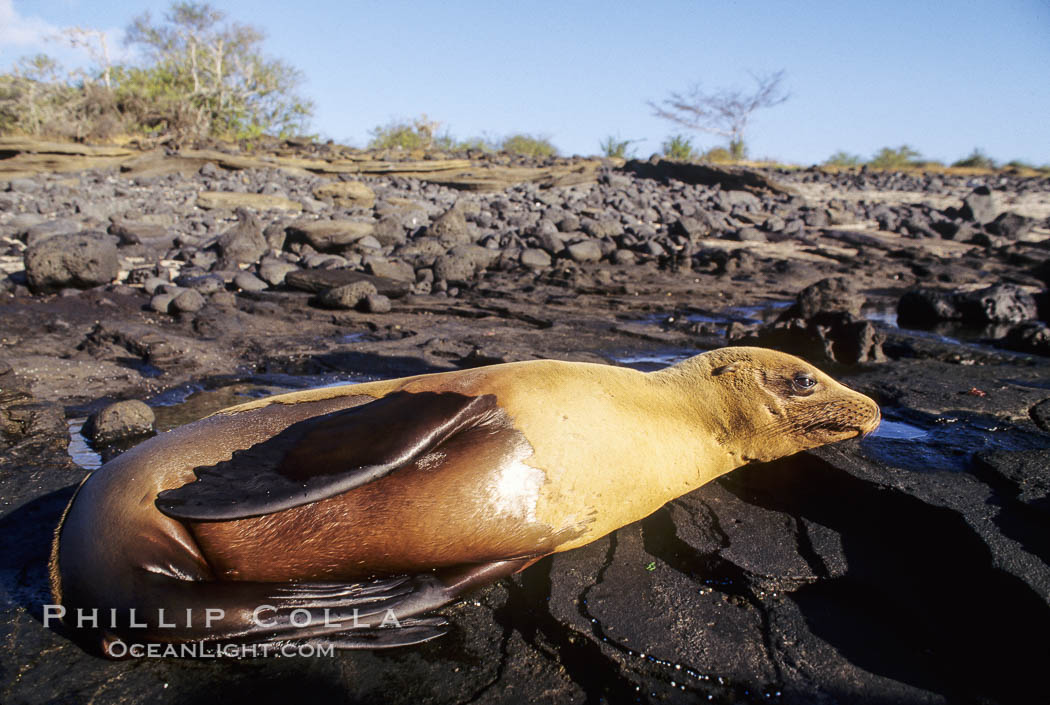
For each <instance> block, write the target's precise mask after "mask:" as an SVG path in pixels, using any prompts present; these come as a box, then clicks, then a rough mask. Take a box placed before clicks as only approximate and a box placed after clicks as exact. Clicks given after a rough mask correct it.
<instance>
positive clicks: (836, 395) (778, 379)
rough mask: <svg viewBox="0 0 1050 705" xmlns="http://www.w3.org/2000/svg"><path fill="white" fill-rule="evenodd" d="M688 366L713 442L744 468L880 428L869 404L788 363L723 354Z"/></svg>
mask: <svg viewBox="0 0 1050 705" xmlns="http://www.w3.org/2000/svg"><path fill="white" fill-rule="evenodd" d="M693 359H694V360H695V361H697V362H698V363H700V367H699V369H697V370H696V373H697V374H700V375H701V376H703V377H705V378H706V379H705V385H704V386H705V388H706V389H708V390H710V394H711V395H712V397H711V398H710V399H709V400H708V401H709V403H711V402H713V405H714V406H715V407H716V408H718V409H719V410H720V416H719V417H718V418H717V426H718V435H719V442H720V443H721V444H722V445H723V446H724V447H725V448H726V449H727V450H729V451H730V452H731V453H732V454H733V455H736V456H739V458H740V460H741V461H743V462H752V461H769V460H774V459H776V458H780V457H783V456H786V455H791V454H792V453H797V452H798V451H800V450H806V449H807V448H816V447H817V446H822V445H825V444H827V443H834V442H836V441H841V440H845V439H847V438H853V437H855V436H859V435H863V434H866V433H871V432H872V431H874V430H875V429H876V428H878V425H879V421H880V420H881V414H880V412H879V407H878V405H877V404H876V403H875V402H874V401H872V400H871V399H869V398H868V397H866V396H864V395H863V394H860V393H859V392H855V391H853V390H852V389H849V388H848V387H845V386H843V385H842V384H839V383H838V382H836V381H835V380H833V379H832V378H831V377H829V376H828V375H826V374H824V373H823V372H821V371H820V370H818V369H817V368H816V367H814V366H813V365H811V364H809V363H808V362H806V361H805V360H802V359H800V358H797V357H795V356H794V355H788V354H786V353H782V352H777V351H775V350H769V349H766V348H751V347H729V348H722V349H720V350H714V351H712V352H710V353H706V354H704V355H700V356H698V357H696V358H693Z"/></svg>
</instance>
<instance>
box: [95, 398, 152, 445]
mask: <svg viewBox="0 0 1050 705" xmlns="http://www.w3.org/2000/svg"><path fill="white" fill-rule="evenodd" d="M154 421H155V417H154V415H153V409H151V408H149V406H147V405H146V404H145V403H144V402H141V401H139V400H137V399H129V400H127V401H118V402H117V403H115V404H110V405H109V406H107V407H105V408H104V409H102V410H101V411H97V412H95V413H94V414H92V415H91V416H89V417H88V420H87V421H85V422H84V427H83V429H82V430H83V433H84V435H85V436H87V437H88V438H90V439H91V440H92V441H93V442H94V443H97V444H101V445H106V444H109V443H113V442H114V441H120V440H125V439H128V438H136V437H138V436H144V435H147V434H149V433H152V432H153V423H154Z"/></svg>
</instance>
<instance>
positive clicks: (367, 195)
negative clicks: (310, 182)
mask: <svg viewBox="0 0 1050 705" xmlns="http://www.w3.org/2000/svg"><path fill="white" fill-rule="evenodd" d="M313 194H314V198H319V199H321V200H325V199H331V200H332V202H333V203H335V205H337V206H339V207H340V208H371V207H372V206H374V205H375V203H376V194H375V191H373V190H372V189H370V188H369V187H368V186H366V185H365V184H363V183H361V182H360V181H335V182H328V183H324V184H321V185H319V186H317V187H315V188H314V190H313Z"/></svg>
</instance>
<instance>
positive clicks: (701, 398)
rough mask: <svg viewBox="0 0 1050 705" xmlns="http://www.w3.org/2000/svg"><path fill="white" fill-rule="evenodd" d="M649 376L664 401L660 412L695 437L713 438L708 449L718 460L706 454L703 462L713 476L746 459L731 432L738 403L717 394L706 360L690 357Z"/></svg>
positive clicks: (717, 387)
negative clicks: (713, 472)
mask: <svg viewBox="0 0 1050 705" xmlns="http://www.w3.org/2000/svg"><path fill="white" fill-rule="evenodd" d="M648 376H649V378H650V383H651V384H652V386H653V387H654V388H656V389H657V390H658V392H657V393H658V396H659V398H661V399H663V400H664V408H663V412H662V413H663V414H665V415H667V416H669V417H670V418H673V419H675V420H676V421H678V422H680V423H681V424H683V425H684V426H685V427H687V428H690V429H692V432H693V433H694V434H696V435H697V436H698V437H702V438H705V439H709V440H711V441H713V444H712V447H711V448H709V449H707V452H708V453H711V454H713V455H717V456H719V459H718V460H717V461H716V459H715V458H714V457H710V456H709V457H708V458H705V460H704V464H705V467H707V468H709V469H711V470H714V471H715V472H716V474H715V477H716V476H717V475H722V474H724V473H727V472H729V471H730V470H733V469H734V468H737V467H740V466H741V465H743V464H744V463H746V462H747V461H746V460H745V459H744V458H743V454H742V453H741V452H740V451H741V449H740V448H738V447H737V445H738V444H737V443H736V442H735V440H736V439H735V436H734V433H733V425H734V419H735V417H736V416H737V415H738V411H737V410H738V408H739V404H738V403H733V401H734V400H732V399H729V398H726V397H725V395H723V394H720V393H719V392H720V391H721V387H719V386H718V385H713V384H711V383H710V382H711V377H712V375H711V369H710V365H709V364H708V363H707V362H706V361H704V360H703V359H702V358H701V357H693V358H690V359H688V360H684V361H682V362H680V363H678V364H677V365H674V366H672V367H667V368H664V369H662V370H658V371H656V372H652V373H650V374H649V375H648ZM737 401H738V400H737ZM723 457H724V463H723V462H721V460H722V458H723ZM708 479H709V480H710V479H713V477H711V478H708ZM706 481H707V480H705V482H706Z"/></svg>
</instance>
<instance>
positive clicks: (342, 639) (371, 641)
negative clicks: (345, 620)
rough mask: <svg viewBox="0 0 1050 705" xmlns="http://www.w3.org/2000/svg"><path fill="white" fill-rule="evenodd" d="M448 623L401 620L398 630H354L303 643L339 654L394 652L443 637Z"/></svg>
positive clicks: (431, 620) (424, 619)
mask: <svg viewBox="0 0 1050 705" xmlns="http://www.w3.org/2000/svg"><path fill="white" fill-rule="evenodd" d="M447 626H448V621H446V620H445V619H444V618H443V617H425V618H423V619H405V620H401V622H400V624H399V625H398V626H387V627H382V628H379V629H355V630H353V631H350V632H339V633H336V634H332V635H330V636H323V637H318V638H314V639H307V640H306V641H305V642H304V643H307V644H314V645H316V646H320V647H327V646H331V647H333V648H336V649H339V650H353V649H393V648H397V647H399V646H414V645H415V644H422V643H425V642H428V641H431V640H433V639H437V638H438V637H440V636H443V635H444V634H445V633H446V632H447V631H448V630H447V629H445V627H447Z"/></svg>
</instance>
